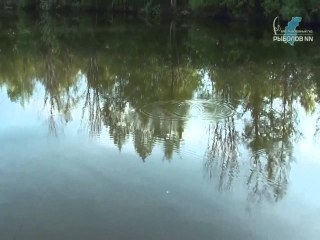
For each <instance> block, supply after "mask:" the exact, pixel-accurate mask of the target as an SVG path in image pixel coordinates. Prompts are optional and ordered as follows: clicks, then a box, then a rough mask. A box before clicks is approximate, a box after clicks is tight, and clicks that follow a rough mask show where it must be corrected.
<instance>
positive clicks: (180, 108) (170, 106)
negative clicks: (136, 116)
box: [140, 99, 235, 120]
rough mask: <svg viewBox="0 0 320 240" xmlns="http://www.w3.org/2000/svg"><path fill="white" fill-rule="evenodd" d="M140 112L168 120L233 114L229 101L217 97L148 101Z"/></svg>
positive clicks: (212, 117) (202, 118)
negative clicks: (209, 98)
mask: <svg viewBox="0 0 320 240" xmlns="http://www.w3.org/2000/svg"><path fill="white" fill-rule="evenodd" d="M140 112H141V113H142V114H144V115H146V116H148V117H150V118H158V119H163V120H165V119H170V120H187V119H200V120H222V119H226V118H228V117H231V116H233V115H234V114H235V109H234V108H233V107H232V106H231V105H230V103H227V102H224V101H222V100H218V99H211V100H186V101H159V102H153V103H149V104H147V105H145V106H143V107H142V108H141V109H140Z"/></svg>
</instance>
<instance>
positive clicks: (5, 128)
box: [0, 86, 320, 239]
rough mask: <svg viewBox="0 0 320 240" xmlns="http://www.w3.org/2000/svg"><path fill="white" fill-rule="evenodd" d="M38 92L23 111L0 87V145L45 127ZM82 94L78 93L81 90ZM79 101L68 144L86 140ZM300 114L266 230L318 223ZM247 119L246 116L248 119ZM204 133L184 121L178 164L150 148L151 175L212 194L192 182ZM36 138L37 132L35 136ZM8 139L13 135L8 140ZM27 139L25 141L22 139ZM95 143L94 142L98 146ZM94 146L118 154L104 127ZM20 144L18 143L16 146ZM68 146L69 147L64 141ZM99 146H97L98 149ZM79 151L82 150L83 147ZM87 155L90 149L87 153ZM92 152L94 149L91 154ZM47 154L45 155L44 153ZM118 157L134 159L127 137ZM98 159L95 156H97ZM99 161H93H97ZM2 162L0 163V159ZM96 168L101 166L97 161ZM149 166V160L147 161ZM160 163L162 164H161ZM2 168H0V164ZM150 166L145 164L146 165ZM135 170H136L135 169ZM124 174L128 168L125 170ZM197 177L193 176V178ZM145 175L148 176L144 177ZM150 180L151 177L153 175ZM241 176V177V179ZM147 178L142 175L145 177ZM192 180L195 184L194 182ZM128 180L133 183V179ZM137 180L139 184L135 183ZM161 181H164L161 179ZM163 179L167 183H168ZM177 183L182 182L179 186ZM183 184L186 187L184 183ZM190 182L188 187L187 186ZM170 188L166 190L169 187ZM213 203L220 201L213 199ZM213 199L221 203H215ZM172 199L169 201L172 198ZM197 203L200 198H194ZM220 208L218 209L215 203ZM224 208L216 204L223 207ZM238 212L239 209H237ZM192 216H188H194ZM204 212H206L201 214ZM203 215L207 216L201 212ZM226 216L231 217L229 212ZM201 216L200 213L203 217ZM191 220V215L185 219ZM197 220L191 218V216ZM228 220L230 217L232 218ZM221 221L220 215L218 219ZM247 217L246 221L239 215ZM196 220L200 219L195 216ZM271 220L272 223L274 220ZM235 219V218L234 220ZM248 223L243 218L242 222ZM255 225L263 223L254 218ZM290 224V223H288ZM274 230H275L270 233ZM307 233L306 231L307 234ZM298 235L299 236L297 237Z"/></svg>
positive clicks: (235, 195)
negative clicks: (284, 183)
mask: <svg viewBox="0 0 320 240" xmlns="http://www.w3.org/2000/svg"><path fill="white" fill-rule="evenodd" d="M38 89H39V90H38V91H37V92H36V94H35V96H34V97H33V98H32V99H31V100H30V102H29V104H26V105H25V107H24V108H22V107H21V105H20V104H19V103H12V102H10V100H8V99H6V98H7V95H6V92H5V89H2V90H1V92H0V103H1V104H0V113H1V119H0V123H1V124H0V145H1V143H4V142H3V141H5V139H9V138H10V137H13V139H15V138H19V137H23V136H24V138H22V139H20V140H23V141H27V142H28V143H29V144H30V145H31V144H32V143H33V141H35V139H31V138H30V137H29V136H33V134H31V133H30V134H29V132H30V131H37V130H39V132H42V129H44V128H46V127H47V123H46V122H45V121H46V118H47V112H46V110H44V111H43V112H41V110H42V106H43V96H44V92H43V90H42V89H41V88H38ZM80 89H81V90H84V86H82V87H80ZM80 92H81V91H80ZM82 104H83V102H81V103H80V104H79V107H77V108H75V109H73V110H72V117H73V119H74V120H73V121H71V122H70V123H68V125H67V126H66V127H65V137H66V139H69V140H70V141H71V140H72V138H71V137H70V138H69V135H68V134H70V136H71V135H73V136H79V134H81V136H83V137H84V138H85V135H84V133H83V132H80V133H79V132H78V130H79V127H80V122H81V121H80V119H81V115H82V108H81V106H82ZM299 114H300V116H301V123H300V128H301V131H302V132H303V133H304V135H305V138H304V139H302V140H301V141H300V142H299V143H298V144H297V145H296V147H295V154H294V155H295V157H296V158H297V163H294V164H292V169H291V172H290V177H289V178H290V185H289V189H288V192H287V194H286V196H285V197H284V199H283V200H281V201H280V202H279V203H277V204H275V205H272V206H269V205H265V206H264V211H265V212H266V213H265V216H264V217H265V219H266V221H267V222H269V223H270V227H271V228H278V229H279V228H280V227H279V226H287V225H288V226H291V227H294V228H296V229H299V228H305V229H306V231H308V229H307V228H311V229H318V230H319V231H320V229H319V227H318V225H317V224H318V221H317V220H319V219H318V218H317V216H319V215H320V214H319V210H320V196H319V193H318V192H319V191H318V188H319V183H320V181H319V173H320V165H319V163H320V162H319V159H320V152H319V146H320V145H319V143H315V142H314V138H313V133H314V131H315V120H316V116H315V115H313V116H307V115H305V114H304V113H303V111H302V110H301V109H299ZM247 117H249V116H247ZM242 127H243V122H242V120H240V119H238V120H237V121H236V128H237V130H239V131H240V130H241V129H242ZM207 130H208V122H205V121H200V120H197V119H193V120H189V121H188V122H187V124H186V127H185V130H184V133H183V143H182V146H181V149H180V152H181V156H182V160H180V159H179V157H178V156H177V155H176V156H175V157H174V160H173V161H172V163H170V164H171V165H166V163H161V160H162V157H163V150H162V146H160V145H157V146H155V148H154V150H153V153H152V155H151V156H150V157H149V158H150V161H152V164H155V165H156V166H157V171H155V170H154V171H153V172H152V174H155V175H154V176H156V174H159V175H161V173H162V171H163V176H165V175H166V176H168V178H169V179H172V178H174V177H176V178H177V179H176V181H177V182H175V184H177V186H178V185H179V184H180V185H179V186H180V187H185V188H186V189H188V187H190V188H192V187H193V188H196V187H197V188H198V190H197V191H198V192H199V194H202V195H201V196H202V197H203V198H207V197H208V196H209V193H210V194H211V191H209V190H208V189H207V188H206V187H204V186H200V185H199V186H198V185H196V183H200V182H201V181H203V179H202V174H203V173H202V171H203V169H202V164H203V159H202V157H203V153H204V151H205V149H206V147H207V141H208V136H207ZM33 133H34V134H35V136H37V133H36V132H33ZM39 134H41V133H39ZM11 135H12V136H11ZM25 136H26V137H25ZM98 142H99V143H98ZM76 143H77V141H75V143H74V144H76ZM96 143H98V144H97V146H101V145H102V146H103V147H107V149H109V151H111V150H112V149H113V150H114V151H111V152H117V150H116V149H117V148H116V146H114V145H113V141H112V139H110V137H109V135H108V132H107V130H106V129H103V130H102V133H101V135H100V138H99V139H96ZM18 144H19V143H17V145H18ZM68 144H69V143H68ZM100 144H101V145H100ZM24 147H25V146H23V145H22V146H20V148H18V149H21V151H26V150H25V149H24ZM83 148H84V149H87V148H86V147H84V146H83ZM240 148H241V151H242V159H243V160H244V161H243V163H241V164H240V165H241V166H240V168H242V169H248V164H249V162H248V160H247V159H249V158H250V156H249V155H248V154H249V153H248V151H247V150H246V149H245V148H244V147H242V146H240ZM88 151H90V150H88ZM95 151H96V150H95ZM48 152H49V151H48ZM122 154H123V155H124V156H127V157H131V158H132V159H135V160H136V153H135V150H134V145H133V141H132V139H131V138H130V139H129V141H128V143H127V144H125V146H124V148H123V150H122ZM96 155H97V156H98V155H99V154H98V153H96ZM97 159H98V157H97ZM97 159H92V161H94V162H95V161H98V160H97ZM0 161H1V160H0ZM181 163H183V166H181ZM100 164H101V166H102V165H103V163H100ZM135 164H137V165H136V167H135V168H136V169H138V168H140V167H139V166H141V169H139V171H144V170H143V167H142V166H143V165H139V164H138V163H137V162H135ZM147 164H148V159H147ZM160 164H161V165H160ZM0 166H1V165H0ZM130 167H131V169H130V171H133V168H134V166H133V165H132V166H131V165H130ZM149 168H150V163H149ZM134 171H138V170H134ZM128 172H129V170H128ZM196 174H197V176H198V177H196ZM146 175H148V174H147V173H146ZM154 176H153V177H154ZM178 176H180V177H181V178H180V180H179V179H178ZM182 177H186V178H188V180H185V183H183V182H184V180H182ZM240 177H242V178H246V177H247V176H246V175H243V176H240ZM146 178H147V177H146ZM193 179H194V180H193ZM132 181H135V179H134V177H133V179H132ZM137 181H138V180H137ZM163 181H164V182H166V180H165V179H164V180H163ZM167 181H168V180H167ZM179 181H181V183H179ZM184 184H185V185H184ZM187 184H189V185H187ZM167 186H168V187H167V188H168V189H167V190H171V189H175V188H174V186H175V185H174V186H170V184H169V183H168V184H167ZM170 187H171V188H170ZM243 188H244V186H243V182H242V181H236V182H235V185H234V188H233V190H232V193H231V194H232V198H231V196H230V195H229V193H221V198H222V199H223V200H221V201H222V202H224V203H230V205H228V206H230V207H228V208H230V211H231V212H232V211H233V210H234V211H235V212H234V213H233V214H235V215H236V212H239V211H240V210H238V209H237V207H236V206H235V205H234V204H235V202H234V201H236V203H237V204H239V205H241V204H245V203H244V202H245V199H246V193H245V191H243ZM216 198H217V199H218V198H219V197H218V196H216ZM217 199H216V200H215V201H220V200H217ZM172 201H173V200H172ZM197 201H199V199H197ZM219 206H220V205H219ZM222 206H223V205H221V208H222ZM189 208H190V209H189V211H190V214H191V213H193V211H194V213H195V212H196V209H192V207H191V206H189ZM240 212H241V211H240ZM194 213H193V214H194ZM204 213H206V212H205V211H204V212H203V213H202V214H204ZM206 214H208V213H206ZM229 214H231V213H229ZM204 215H205V214H204ZM190 216H191V215H190ZM194 216H196V215H194ZM231 216H232V214H231ZM257 216H259V215H253V218H254V217H257ZM221 218H222V217H221ZM225 218H226V219H229V218H230V216H229V217H225ZM243 218H244V219H246V217H243ZM199 219H201V217H199ZM275 219H276V220H275ZM238 220H239V219H238ZM246 220H248V219H246ZM259 221H260V222H261V221H262V222H263V220H259ZM259 221H258V220H257V222H256V223H255V222H251V223H250V226H251V227H253V226H255V227H256V230H257V231H263V230H264V227H263V225H259V223H260V222H259ZM272 221H275V223H274V224H275V225H274V224H273V223H272ZM279 222H281V224H282V225H281V224H280V225H279V226H276V225H277V224H278V223H279ZM288 222H289V223H288ZM275 232H277V230H275ZM307 234H308V233H307ZM297 236H298V235H297ZM271 239H277V238H276V236H274V237H273V238H271ZM306 239H315V238H312V236H311V237H310V238H306Z"/></svg>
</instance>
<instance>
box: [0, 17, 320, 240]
mask: <svg viewBox="0 0 320 240" xmlns="http://www.w3.org/2000/svg"><path fill="white" fill-rule="evenodd" d="M159 21H160V20H159ZM159 21H157V20H156V21H153V22H148V21H144V20H138V19H123V18H122V17H118V18H116V17H112V16H108V17H107V16H106V17H101V16H99V17H97V16H89V17H73V18H62V17H61V18H59V17H50V16H48V15H44V16H42V18H41V19H31V18H30V17H26V16H23V15H21V16H19V18H1V25H0V26H1V28H0V29H1V38H0V86H1V92H0V239H1V240H2V239H3V240H6V239H10V240H11V239H16V240H20V239H21V240H22V239H23V240H38V239H39V240H46V239H48V240H50V239H68V240H70V239H77V240H79V239H92V240H100V239H101V240H102V239H104V240H105V239H111V240H118V239H155V240H158V239H184V240H189V239H192V240H193V239H194V240H198V239H201V240H202V239H228V240H229V239H232V240H233V239H262V240H267V239H272V240H274V239H279V240H283V239H297V240H301V239H308V240H309V239H310V240H311V239H319V236H320V221H319V220H320V194H319V186H320V150H319V146H320V144H319V134H320V132H319V126H320V107H319V103H320V102H319V101H320V99H319V93H320V68H319V66H320V64H319V62H320V46H319V44H318V43H319V42H318V43H317V39H318V38H316V37H315V40H314V42H312V43H311V42H309V43H307V42H304V43H296V44H295V46H294V47H292V46H290V45H288V44H284V43H279V42H272V27H271V26H272V25H271V24H270V28H266V29H263V28H261V29H253V28H248V27H247V28H244V27H243V26H236V25H230V24H228V25H226V24H219V23H206V24H202V23H199V22H182V21H179V20H177V21H172V22H170V21H169V22H167V21H160V22H159Z"/></svg>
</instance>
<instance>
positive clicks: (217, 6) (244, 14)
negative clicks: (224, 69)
mask: <svg viewBox="0 0 320 240" xmlns="http://www.w3.org/2000/svg"><path fill="white" fill-rule="evenodd" d="M0 5H1V6H3V8H4V9H6V10H8V9H38V10H40V11H46V10H52V11H59V10H75V11H77V10H100V11H105V10H113V11H126V12H141V13H145V14H149V15H160V14H161V13H162V12H168V11H175V12H176V13H178V14H183V15H186V14H190V13H200V14H202V15H203V14H205V15H210V16H223V17H230V18H244V19H247V20H252V21H257V20H259V19H264V18H269V19H273V18H274V17H275V16H278V15H280V16H281V18H282V19H283V20H289V19H291V17H292V16H300V17H302V18H303V19H304V21H319V16H320V15H319V13H320V2H319V1H318V0H307V1H305V0H286V1H284V0H262V1H259V0H237V1H234V0H104V1H103V0H0Z"/></svg>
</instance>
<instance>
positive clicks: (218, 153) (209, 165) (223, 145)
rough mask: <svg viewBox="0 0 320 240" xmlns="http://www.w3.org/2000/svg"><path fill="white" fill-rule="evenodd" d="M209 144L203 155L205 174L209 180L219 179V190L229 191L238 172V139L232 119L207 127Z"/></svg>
mask: <svg viewBox="0 0 320 240" xmlns="http://www.w3.org/2000/svg"><path fill="white" fill-rule="evenodd" d="M208 133H209V136H210V138H209V142H208V148H207V150H206V153H205V164H204V166H205V172H206V174H207V175H208V177H209V178H210V179H215V178H216V177H217V178H218V179H219V184H218V185H219V190H220V191H223V190H225V189H230V188H231V186H232V183H233V180H234V178H235V177H236V175H237V174H238V172H239V162H238V161H239V159H238V140H239V139H238V138H239V135H238V134H239V133H238V132H237V131H236V130H235V125H234V119H233V118H230V119H227V120H226V121H225V122H223V123H215V124H211V125H210V126H209V130H208Z"/></svg>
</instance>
